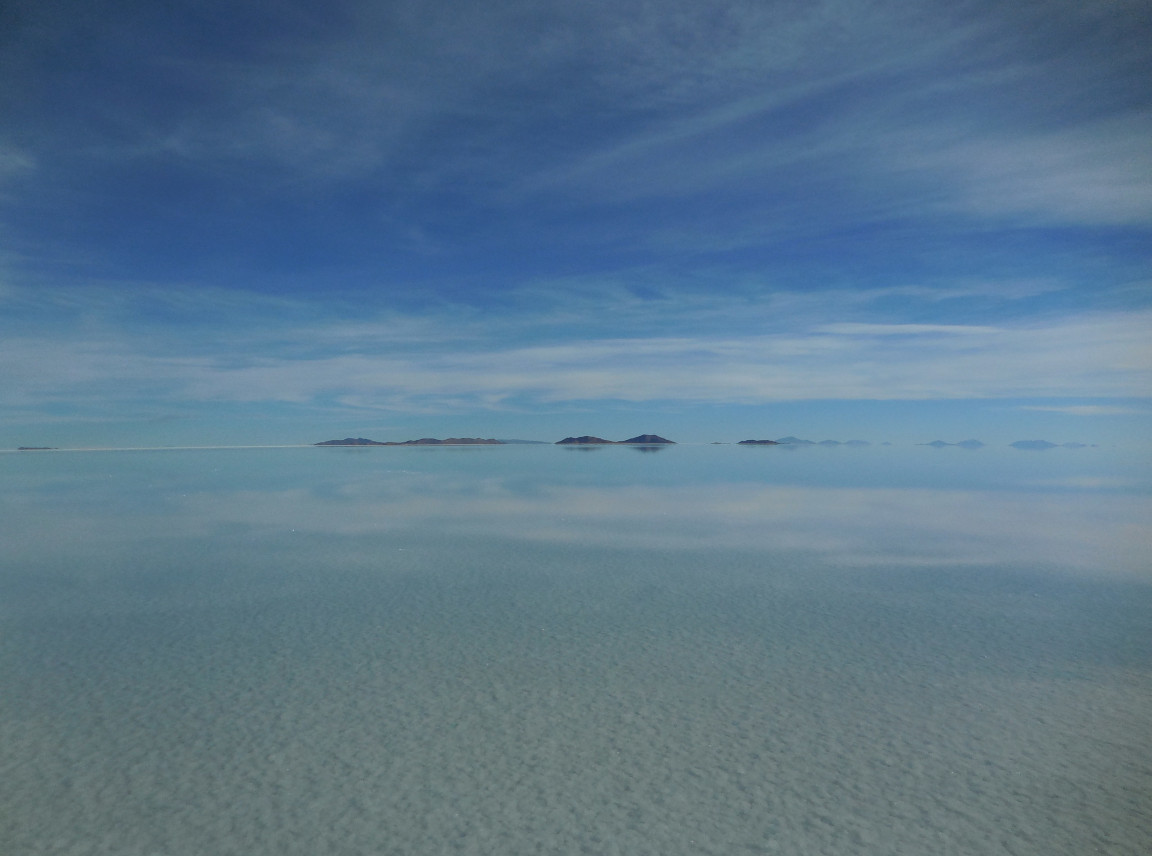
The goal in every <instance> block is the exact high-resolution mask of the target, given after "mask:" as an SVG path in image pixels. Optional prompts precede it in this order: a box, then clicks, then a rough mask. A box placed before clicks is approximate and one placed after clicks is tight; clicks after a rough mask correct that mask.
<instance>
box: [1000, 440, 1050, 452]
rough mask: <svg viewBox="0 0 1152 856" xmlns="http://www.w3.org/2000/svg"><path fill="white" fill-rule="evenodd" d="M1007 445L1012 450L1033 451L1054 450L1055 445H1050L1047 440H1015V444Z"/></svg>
mask: <svg viewBox="0 0 1152 856" xmlns="http://www.w3.org/2000/svg"><path fill="white" fill-rule="evenodd" d="M1008 445H1009V446H1011V447H1013V448H1014V449H1035V450H1037V451H1042V450H1044V449H1055V448H1056V444H1055V443H1050V442H1049V441H1047V440H1017V441H1016V442H1015V443H1009V444H1008Z"/></svg>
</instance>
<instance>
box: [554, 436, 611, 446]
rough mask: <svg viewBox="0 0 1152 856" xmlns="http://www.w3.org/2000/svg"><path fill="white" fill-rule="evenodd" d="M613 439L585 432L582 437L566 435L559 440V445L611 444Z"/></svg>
mask: <svg viewBox="0 0 1152 856" xmlns="http://www.w3.org/2000/svg"><path fill="white" fill-rule="evenodd" d="M612 442H613V441H612V440H604V439H602V438H600V437H592V436H590V435H588V434H585V435H584V436H582V437H565V438H564V439H563V440H557V441H556V445H557V446H593V445H595V446H610V445H612Z"/></svg>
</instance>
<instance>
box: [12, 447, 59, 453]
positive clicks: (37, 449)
mask: <svg viewBox="0 0 1152 856" xmlns="http://www.w3.org/2000/svg"><path fill="white" fill-rule="evenodd" d="M55 450H56V447H55V446H17V447H16V451H17V452H53V451H55Z"/></svg>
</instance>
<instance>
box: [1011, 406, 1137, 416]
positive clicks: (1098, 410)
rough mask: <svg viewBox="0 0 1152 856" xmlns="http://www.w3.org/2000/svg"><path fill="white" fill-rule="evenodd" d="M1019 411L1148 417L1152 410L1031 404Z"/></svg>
mask: <svg viewBox="0 0 1152 856" xmlns="http://www.w3.org/2000/svg"><path fill="white" fill-rule="evenodd" d="M1018 409H1019V410H1040V411H1043V412H1046V413H1066V414H1068V415H1069V416H1132V415H1145V416H1146V415H1148V414H1149V413H1152V410H1149V409H1148V408H1142V407H1123V406H1118V405H1111V404H1046V405H1040V404H1029V405H1022V406H1021V407H1019V408H1018Z"/></svg>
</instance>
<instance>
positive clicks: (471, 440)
mask: <svg viewBox="0 0 1152 856" xmlns="http://www.w3.org/2000/svg"><path fill="white" fill-rule="evenodd" d="M313 445H315V446H501V445H503V441H502V440H481V439H479V438H478V437H449V438H448V439H447V440H437V439H436V438H435V437H422V438H420V439H419V440H405V441H403V442H401V443H394V442H383V443H381V442H380V441H378V440H368V439H365V438H364V437H345V438H344V439H343V440H325V441H324V442H323V443H314V444H313Z"/></svg>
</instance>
